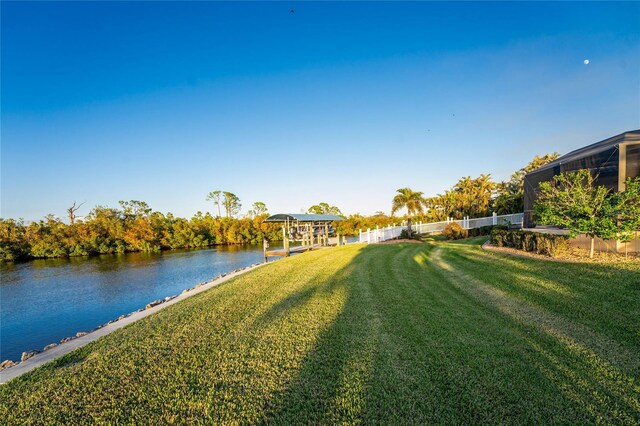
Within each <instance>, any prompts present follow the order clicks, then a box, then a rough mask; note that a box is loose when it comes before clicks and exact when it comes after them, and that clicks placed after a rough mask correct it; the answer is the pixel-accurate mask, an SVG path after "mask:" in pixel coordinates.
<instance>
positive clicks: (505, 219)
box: [359, 213, 524, 244]
mask: <svg viewBox="0 0 640 426" xmlns="http://www.w3.org/2000/svg"><path fill="white" fill-rule="evenodd" d="M523 217H524V213H515V214H505V215H500V216H498V215H497V214H495V213H494V214H493V216H487V217H479V218H475V219H469V217H465V218H464V219H461V220H445V221H443V222H431V223H422V222H418V223H412V224H411V231H412V232H414V233H416V234H431V233H433V232H442V231H444V228H446V227H447V225H448V224H450V223H452V222H456V223H458V224H459V225H460V226H461V227H462V228H463V229H472V228H480V227H482V226H493V225H522V220H523ZM403 229H407V225H406V224H403V225H400V226H388V227H386V228H376V229H367V230H366V231H363V230H362V229H361V230H360V240H359V241H360V242H361V243H367V244H370V243H379V242H381V241H387V240H393V239H394V238H398V237H400V234H401V233H402V230H403Z"/></svg>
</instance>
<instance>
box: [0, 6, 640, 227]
mask: <svg viewBox="0 0 640 426" xmlns="http://www.w3.org/2000/svg"><path fill="white" fill-rule="evenodd" d="M1 7H2V10H1V16H2V22H1V23H2V30H1V31H2V34H1V35H2V46H1V47H2V57H1V59H2V62H1V71H2V74H1V79H2V80H1V83H2V87H1V88H2V105H1V106H2V112H1V114H2V115H1V119H2V123H1V124H2V129H1V130H2V135H1V136H2V150H1V161H2V174H1V178H2V184H1V185H2V186H1V189H2V194H1V195H2V197H1V201H2V204H1V211H0V214H1V216H2V217H5V218H6V217H23V218H25V219H27V220H33V219H39V218H41V217H42V216H43V215H45V214H47V213H54V214H56V215H59V216H64V210H65V208H66V207H68V206H69V205H70V204H71V203H72V202H73V201H74V200H76V201H78V202H82V201H85V202H86V206H88V207H92V206H94V205H96V204H100V205H109V206H116V205H117V201H118V200H120V199H126V200H129V199H137V200H145V201H147V202H148V203H149V204H150V205H151V207H152V208H154V209H156V210H160V211H163V212H167V211H171V212H173V213H174V214H177V215H181V216H190V215H191V214H193V213H195V212H196V211H198V210H201V211H213V208H212V207H213V206H211V205H209V203H207V202H206V201H205V196H206V194H207V192H208V191H210V190H213V189H223V190H229V191H232V192H234V193H236V194H237V195H238V196H239V197H240V198H241V200H242V203H243V205H244V208H243V210H244V211H246V210H247V208H249V207H250V204H251V203H253V202H254V201H264V202H265V203H267V205H268V207H269V209H270V211H271V212H298V211H300V209H301V208H306V207H308V206H309V205H311V204H313V203H317V202H319V201H327V202H329V203H331V204H336V205H338V206H339V207H340V208H341V209H342V210H343V212H345V213H355V212H361V213H364V214H369V213H373V212H375V211H377V210H383V211H387V212H388V211H389V209H390V200H391V198H392V197H393V195H394V191H395V190H396V189H397V188H400V187H404V186H409V187H411V188H413V189H415V190H421V191H424V192H425V194H426V195H434V194H436V193H438V192H442V191H443V190H444V189H446V188H448V187H450V186H451V185H452V184H454V183H455V182H456V181H457V179H458V178H459V177H461V176H466V175H471V176H475V175H478V174H480V173H491V174H492V175H493V176H494V178H496V179H506V178H508V176H509V175H510V173H511V172H512V171H514V170H515V169H517V168H520V167H522V166H523V165H525V164H526V163H527V162H528V161H529V160H530V158H531V157H533V156H534V155H535V154H543V153H546V152H550V151H558V152H560V153H564V152H567V151H569V150H572V149H575V148H578V147H580V146H583V145H586V144H588V143H592V142H596V141H598V140H600V139H603V138H606V137H608V136H612V135H614V134H617V133H620V132H623V131H625V130H631V129H636V128H639V127H640V3H637V2H636V3H632V2H628V3H575V2H570V3H402V4H399V3H361V2H358V3H305V2H281V3H204V2H194V3H169V2H162V3H151V2H138V3H125V2H119V3H110V2H104V3H97V2H87V3H80V2H70V3H61V2H44V3H30V2H26V3H8V2H2V5H1ZM292 8H294V9H295V13H290V9H292ZM585 59H588V60H589V61H590V63H589V64H588V65H585V64H584V63H583V61H584V60H585ZM88 207H87V208H84V207H83V210H81V212H80V213H82V214H86V213H87V211H88Z"/></svg>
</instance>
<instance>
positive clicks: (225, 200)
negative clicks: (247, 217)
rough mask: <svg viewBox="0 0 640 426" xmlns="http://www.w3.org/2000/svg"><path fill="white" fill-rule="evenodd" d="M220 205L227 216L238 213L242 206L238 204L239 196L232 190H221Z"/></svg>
mask: <svg viewBox="0 0 640 426" xmlns="http://www.w3.org/2000/svg"><path fill="white" fill-rule="evenodd" d="M222 205H223V206H224V210H225V212H226V213H227V217H232V216H235V215H237V214H238V213H240V209H241V208H242V204H240V198H238V196H237V195H236V194H234V193H232V192H227V191H225V192H223V193H222Z"/></svg>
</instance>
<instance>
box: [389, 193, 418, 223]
mask: <svg viewBox="0 0 640 426" xmlns="http://www.w3.org/2000/svg"><path fill="white" fill-rule="evenodd" d="M396 192H398V195H396V196H395V197H393V202H392V204H391V215H392V216H393V214H394V213H395V212H397V211H398V210H400V209H402V208H404V207H406V208H407V213H408V214H409V216H413V215H415V214H418V213H420V214H421V213H422V203H423V199H422V192H416V191H413V190H412V189H410V188H400V189H398V190H397V191H396Z"/></svg>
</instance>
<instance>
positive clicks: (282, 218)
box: [265, 213, 343, 222]
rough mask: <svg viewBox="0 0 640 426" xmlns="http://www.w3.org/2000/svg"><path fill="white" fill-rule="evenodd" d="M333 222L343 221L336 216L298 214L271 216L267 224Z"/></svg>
mask: <svg viewBox="0 0 640 426" xmlns="http://www.w3.org/2000/svg"><path fill="white" fill-rule="evenodd" d="M287 220H288V221H290V222H295V221H298V222H333V221H336V220H343V218H341V217H340V216H336V215H334V214H306V213H303V214H296V213H280V214H274V215H272V216H269V217H268V218H267V219H266V220H265V222H286V221H287Z"/></svg>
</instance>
